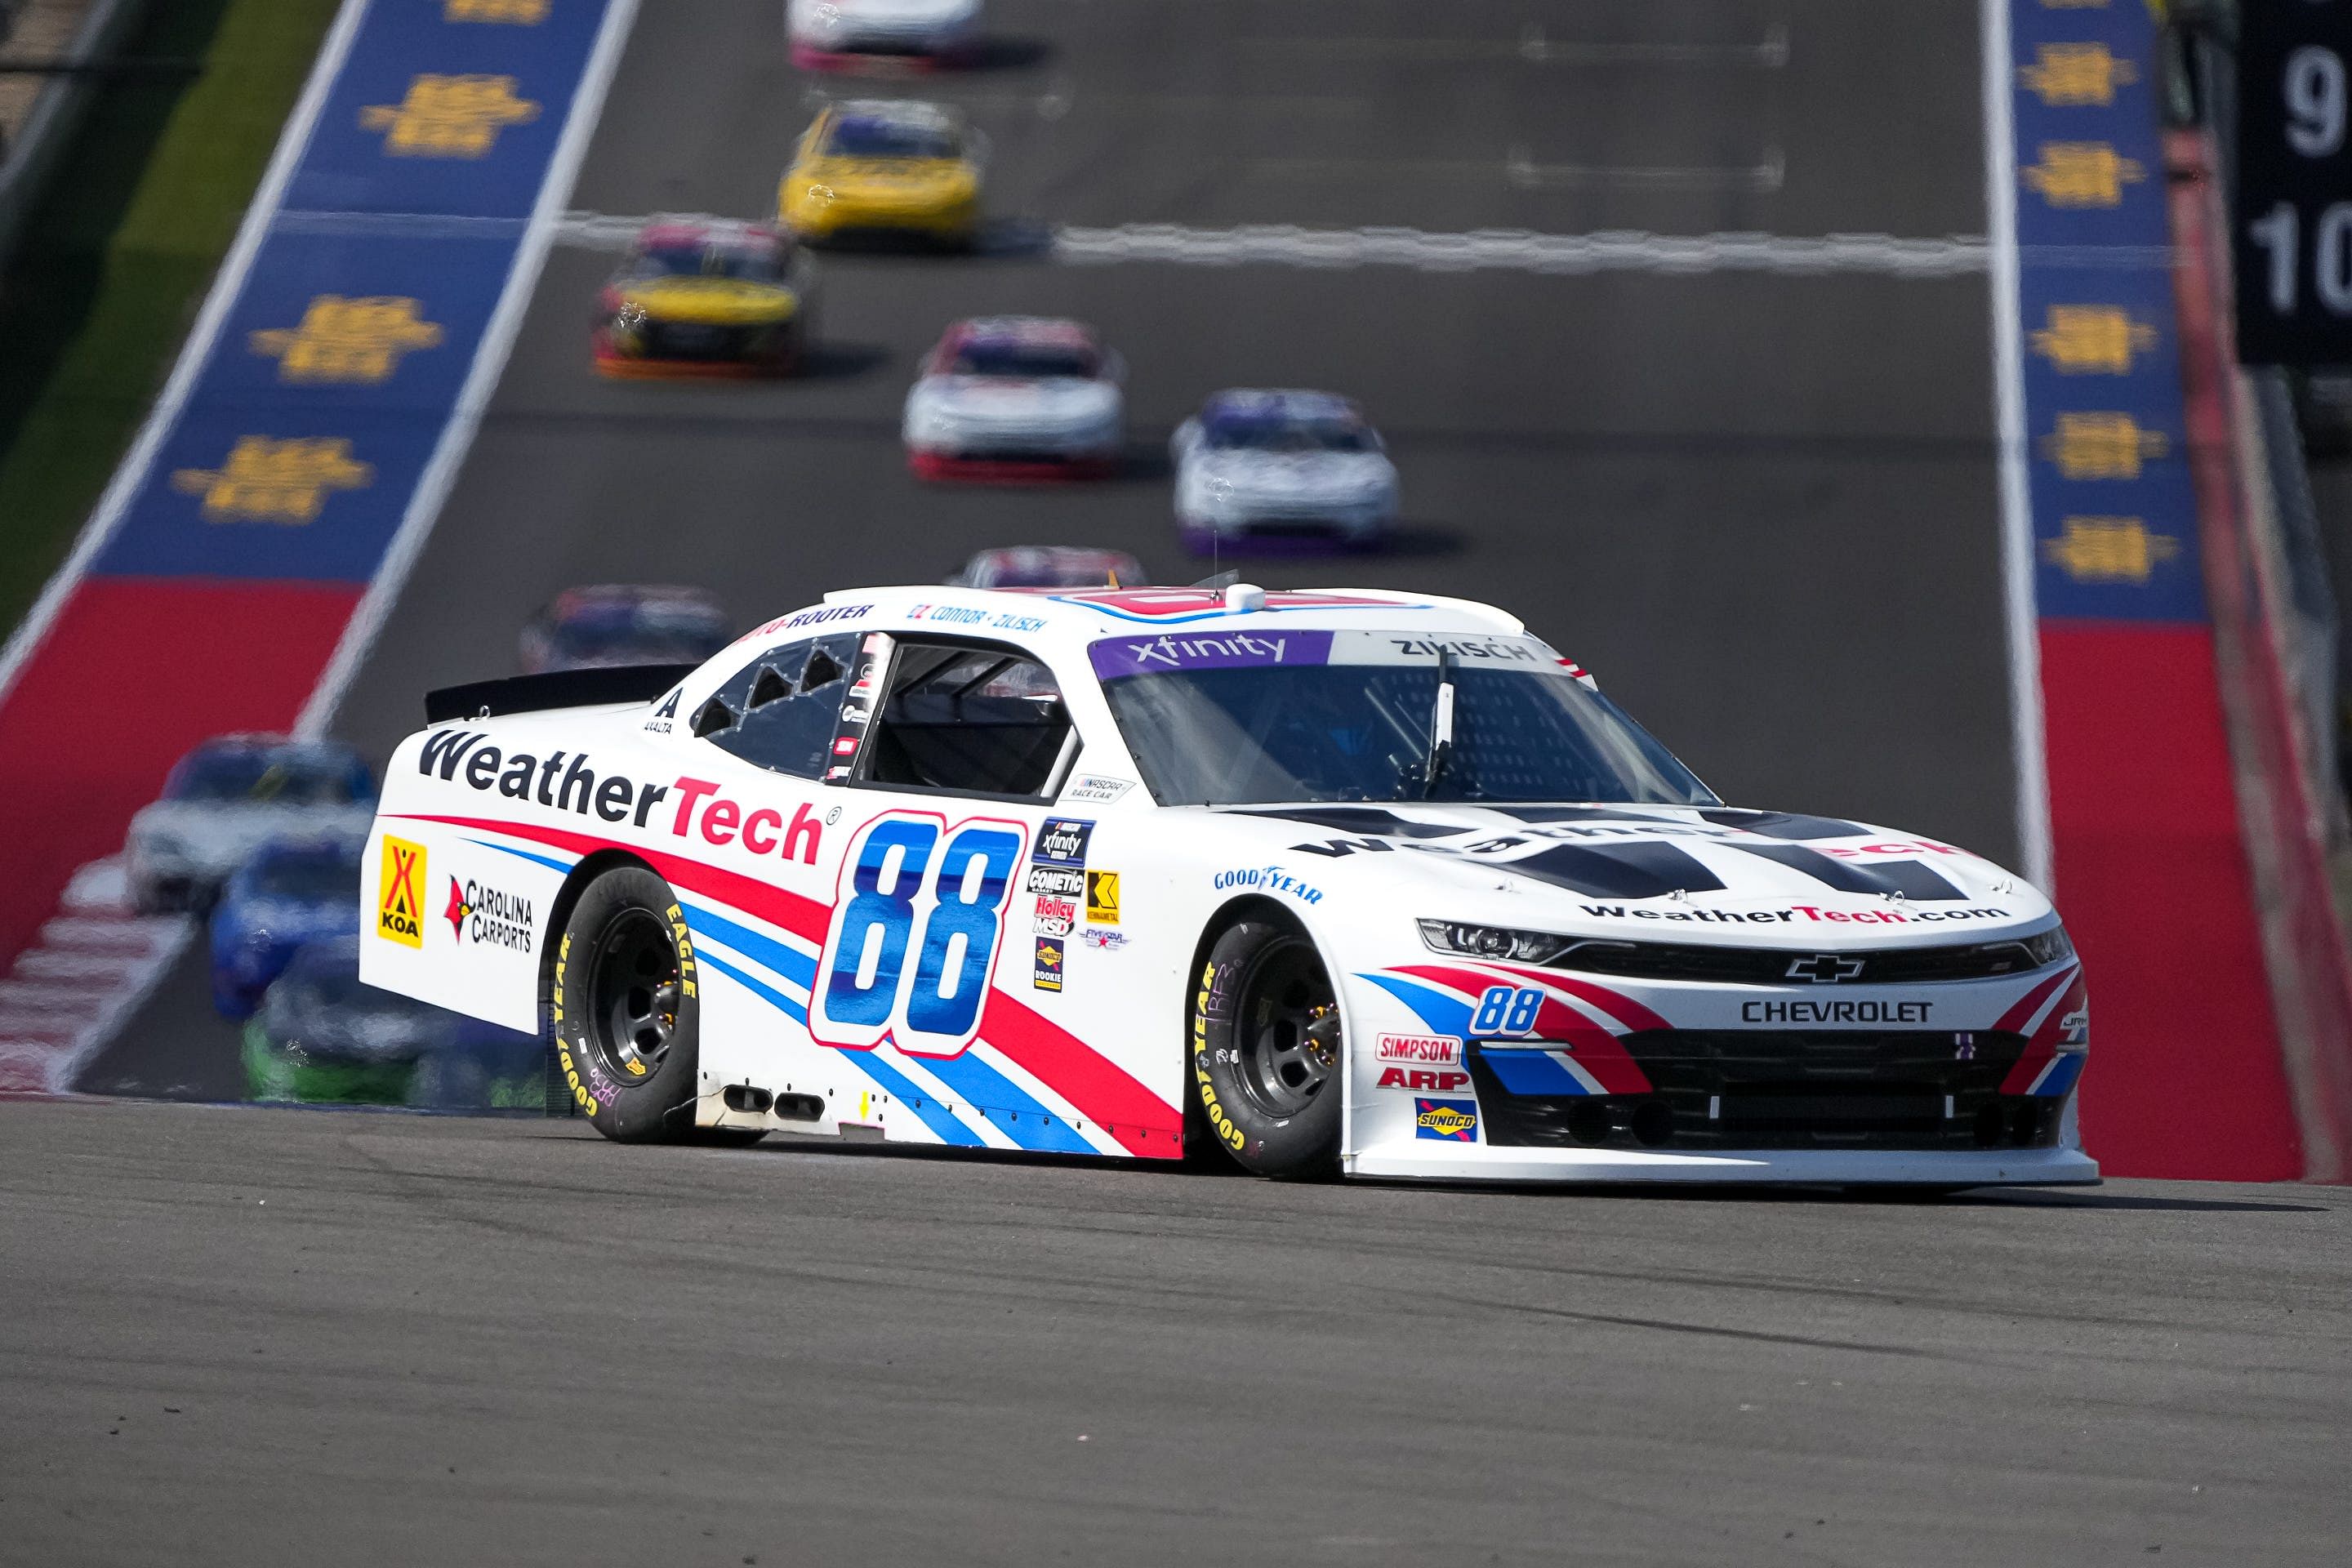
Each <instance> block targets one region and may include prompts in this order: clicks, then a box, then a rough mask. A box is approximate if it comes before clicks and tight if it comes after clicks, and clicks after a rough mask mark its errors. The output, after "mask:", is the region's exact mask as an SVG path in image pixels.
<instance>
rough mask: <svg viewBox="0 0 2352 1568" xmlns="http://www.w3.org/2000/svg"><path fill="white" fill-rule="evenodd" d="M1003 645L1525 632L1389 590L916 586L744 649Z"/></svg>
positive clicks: (1432, 598)
mask: <svg viewBox="0 0 2352 1568" xmlns="http://www.w3.org/2000/svg"><path fill="white" fill-rule="evenodd" d="M804 626H805V627H811V628H822V629H826V630H838V631H850V630H853V629H856V630H867V629H870V630H876V631H894V632H898V633H900V634H901V635H906V636H913V635H916V634H919V633H920V632H923V631H927V630H929V631H937V632H940V633H941V634H948V635H956V636H963V637H987V636H989V635H991V634H992V633H993V634H995V635H996V636H999V637H1002V636H1004V635H1005V634H1007V633H1012V634H1015V635H1016V636H1017V637H1018V639H1019V640H1021V641H1023V642H1026V643H1031V644H1034V645H1036V646H1039V647H1045V646H1047V645H1050V644H1054V643H1064V644H1065V646H1066V645H1067V644H1068V643H1083V642H1086V641H1088V640H1091V639H1093V638H1096V637H1107V636H1110V635H1113V634H1116V633H1126V632H1132V631H1134V630H1135V629H1136V628H1138V627H1139V626H1143V627H1164V628H1168V629H1170V630H1180V629H1188V628H1189V629H1191V630H1193V631H1216V632H1225V631H1233V632H1251V631H1257V630H1261V629H1267V628H1273V627H1294V628H1297V629H1299V630H1311V629H1323V628H1328V629H1334V630H1357V631H1363V630H1377V629H1391V630H1394V629H1412V630H1425V631H1428V632H1431V633H1434V634H1453V633H1486V634H1492V633H1495V632H1505V633H1514V634H1516V633H1519V632H1523V631H1525V630H1526V629H1527V628H1526V626H1524V625H1522V624H1521V622H1520V621H1519V620H1518V618H1517V617H1516V616H1511V615H1508V614H1507V613H1506V612H1504V611H1502V610H1498V609H1496V608H1495V607H1494V606H1493V605H1482V604H1479V603H1477V602H1475V601H1474V600H1469V599H1451V598H1444V597H1441V596H1437V595H1422V594H1404V593H1397V592H1393V591H1391V590H1389V589H1384V588H1308V589H1262V588H1257V587H1255V586H1253V585H1251V584H1234V586H1233V587H1232V588H1226V589H1222V590H1221V589H1216V588H1149V587H1147V588H958V587H942V586H940V585H939V584H912V585H908V586H898V587H887V588H856V589H844V590H841V591H838V592H835V593H832V594H828V595H825V597H824V604H823V605H817V606H812V607H811V608H808V609H805V610H798V611H794V612H793V614H791V615H787V616H778V617H777V618H776V619H774V620H772V621H770V622H768V623H766V624H765V625H763V626H759V627H758V628H756V629H755V630H753V631H752V632H751V633H749V634H748V635H747V637H745V638H744V639H742V640H746V641H749V640H751V639H754V638H761V639H765V640H768V641H770V642H775V641H782V640H785V637H786V634H791V633H797V632H799V631H800V629H801V628H802V627H804ZM1073 651H1075V650H1073Z"/></svg>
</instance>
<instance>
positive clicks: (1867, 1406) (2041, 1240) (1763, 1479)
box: [0, 1102, 2352, 1568]
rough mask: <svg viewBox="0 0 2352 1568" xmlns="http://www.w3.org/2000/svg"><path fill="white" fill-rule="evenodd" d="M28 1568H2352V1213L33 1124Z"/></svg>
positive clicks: (11, 1448)
mask: <svg viewBox="0 0 2352 1568" xmlns="http://www.w3.org/2000/svg"><path fill="white" fill-rule="evenodd" d="M0 1186H5V1190H6V1191H7V1192H8V1193H9V1194H10V1202H9V1203H8V1204H7V1205H5V1207H0V1256H5V1258H7V1259H8V1267H7V1268H5V1269H0V1321H5V1322H7V1324H8V1325H9V1331H8V1332H7V1334H6V1335H5V1336H0V1561H6V1562H9V1563H28V1564H30V1563H41V1564H50V1563H89V1564H111V1563H176V1564H201V1563H225V1564H236V1565H237V1568H255V1565H267V1564H274V1563H289V1564H303V1565H306V1568H307V1565H311V1564H316V1563H321V1562H327V1563H341V1564H350V1565H352V1568H359V1565H362V1564H370V1563H488V1562H496V1563H519V1564H520V1563H552V1564H575V1563H676V1564H698V1563H710V1564H728V1565H732V1564H741V1563H753V1562H754V1561H755V1560H756V1562H757V1563H763V1564H779V1563H853V1562H856V1563H866V1562H891V1563H1039V1562H1073V1563H1113V1562H1116V1563H1139V1564H1143V1563H1184V1564H1190V1563H1202V1562H1210V1563H1437V1562H1444V1563H1562V1562H1576V1563H1742V1564H1747V1563H1758V1564H1780V1563H1787V1564H1819V1563H1853V1564H1883V1563H1904V1564H1941V1563H1967V1564H1981V1563H2067V1564H2080V1565H2093V1564H2108V1563H2136V1564H2137V1563H2149V1562H2161V1563H2181V1562H2188V1563H2229V1564H2239V1563H2263V1564H2294V1563H2313V1564H2331V1565H2332V1564H2340V1563H2342V1562H2343V1560H2344V1558H2343V1551H2344V1542H2346V1540H2347V1538H2352V1489H2347V1488H2346V1487H2345V1485H2344V1481H2343V1456H2344V1454H2345V1451H2346V1447H2347V1438H2352V1245H2348V1243H2352V1234H2347V1226H2352V1194H2347V1193H2346V1192H2344V1191H2342V1190H2340V1189H2319V1188H2303V1187H2284V1186H2282V1187H2264V1188H2249V1187H2220V1186H2202V1185H2198V1186H2192V1185H2188V1184H2156V1183H2129V1184H2116V1185H2114V1186H2110V1187H2108V1188H2105V1189H2104V1190H2100V1191H2095V1192H2074V1193H2063V1194H2061V1193H2041V1194H2036V1193H2011V1194H1999V1195H1988V1196H1983V1197H1979V1198H1973V1199H1958V1200H1948V1201H1946V1202H1943V1203H1940V1204H1936V1205H1916V1204H1906V1203H1886V1202H1862V1201H1853V1200H1840V1199H1834V1198H1823V1197H1803V1196H1789V1195H1782V1196H1775V1197H1756V1196H1748V1197H1740V1198H1729V1197H1723V1196H1719V1195H1718V1196H1697V1195H1688V1194H1685V1195H1669V1194H1654V1193H1653V1194H1610V1195H1583V1196H1571V1195H1567V1194H1558V1193H1542V1192H1525V1191H1474V1190H1432V1189H1412V1188H1403V1187H1366V1186H1336V1185H1333V1186H1301V1185H1290V1184H1271V1183H1264V1182H1258V1181H1254V1180H1250V1179H1246V1178H1239V1177H1236V1178H1233V1179H1225V1178H1220V1177H1216V1176H1209V1175H1192V1174H1186V1173H1182V1172H1181V1171H1172V1170H1170V1169H1167V1168H1165V1167H1160V1166H1150V1167H1147V1166H1142V1165H1129V1166H1093V1165H1085V1164H1079V1163H1047V1162H1043V1161H1034V1160H1033V1161H1019V1160H1013V1161H1005V1160H996V1161H990V1160H981V1159H971V1158H939V1157H924V1156H919V1155H908V1154H898V1153H890V1152H880V1151H867V1150H843V1149H839V1148H836V1147H835V1146H833V1145H830V1144H825V1145H822V1146H802V1147H796V1148H777V1147H772V1146H763V1147H761V1148H759V1149H753V1150H748V1151H740V1152H713V1151H706V1150H690V1149H642V1148H635V1149H623V1148H619V1147H616V1146H614V1145H612V1144H609V1143H606V1142H603V1141H602V1140H600V1139H598V1138H597V1137H596V1136H595V1135H594V1134H593V1133H591V1132H589V1131H586V1130H585V1129H584V1128H577V1127H574V1126H570V1125H565V1124H561V1123H547V1122H538V1121H520V1122H498V1121H449V1120H437V1119H427V1118H420V1117H411V1116H405V1115H398V1114H371V1113H366V1112H297V1111H280V1110H247V1109H224V1108H211V1107H199V1106H175V1105H147V1106H141V1105H128V1104H119V1103H116V1104H108V1103H89V1102H84V1103H55V1102H53V1103H16V1104H5V1105H0Z"/></svg>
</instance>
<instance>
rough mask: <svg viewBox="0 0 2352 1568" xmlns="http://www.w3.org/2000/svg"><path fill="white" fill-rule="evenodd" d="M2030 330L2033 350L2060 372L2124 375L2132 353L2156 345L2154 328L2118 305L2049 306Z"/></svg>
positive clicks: (2143, 351)
mask: <svg viewBox="0 0 2352 1568" xmlns="http://www.w3.org/2000/svg"><path fill="white" fill-rule="evenodd" d="M2048 321H2049V325H2047V326H2043V327H2036V328H2035V329H2034V330H2033V352H2034V353H2038V354H2040V355H2042V357H2043V358H2045V359H2047V360H2048V361H2049V362H2050V363H2052V364H2053V366H2055V367H2056V368H2057V370H2058V373H2059V374H2061V375H2082V374H2092V375H2128V374H2131V367H2132V355H2134V354H2136V353H2147V351H2148V350H2150V349H2152V348H2154V347H2155V346H2156V329H2155V328H2154V327H2151V326H2149V325H2148V324H2147V322H2145V321H2133V320H2132V319H2131V314H2130V312H2129V311H2127V310H2125V309H2124V308H2123V307H2122V306H2120V305H2053V306H2051V307H2050V314H2049V317H2048Z"/></svg>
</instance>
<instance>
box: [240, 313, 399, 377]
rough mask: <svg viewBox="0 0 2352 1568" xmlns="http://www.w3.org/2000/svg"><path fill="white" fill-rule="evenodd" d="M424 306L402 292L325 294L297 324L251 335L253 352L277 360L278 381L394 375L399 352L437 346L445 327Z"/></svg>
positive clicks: (397, 367)
mask: <svg viewBox="0 0 2352 1568" xmlns="http://www.w3.org/2000/svg"><path fill="white" fill-rule="evenodd" d="M423 310H424V306H423V304H422V303H421V302H419V301H417V300H411V299H408V298H406V297H405V296H403V295H398V294H379V295H368V296H363V297H361V298H358V299H345V298H344V297H343V296H342V295H341V294H321V295H320V296H318V297H317V298H316V299H314V300H311V301H310V307H309V309H307V310H304V311H303V312H302V321H301V324H300V325H299V326H296V327H270V328H268V329H265V330H264V331H258V332H256V333H254V334H253V335H252V338H251V340H250V341H251V342H252V345H253V352H254V353H257V354H260V355H262V356H264V357H265V358H269V359H274V360H276V361H277V362H278V380H280V381H293V382H302V383H306V384H320V383H329V382H349V383H356V384H360V385H366V386H373V385H376V384H381V383H383V382H386V381H390V380H391V379H392V374H393V372H394V371H396V370H398V369H399V368H400V356H401V355H403V354H404V353H410V352H412V351H414V350H416V349H429V348H435V347H437V346H439V344H440V342H441V338H442V331H441V328H440V326H439V325H438V324H437V323H436V322H433V321H425V319H424V318H423V315H422V312H423Z"/></svg>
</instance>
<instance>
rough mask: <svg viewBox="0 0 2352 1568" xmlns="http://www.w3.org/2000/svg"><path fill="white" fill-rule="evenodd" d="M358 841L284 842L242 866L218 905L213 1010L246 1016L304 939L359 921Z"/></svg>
mask: <svg viewBox="0 0 2352 1568" xmlns="http://www.w3.org/2000/svg"><path fill="white" fill-rule="evenodd" d="M366 847H367V840H366V838H365V837H333V838H294V839H279V840H277V841H275V842H272V843H269V844H265V845H264V846H262V847H261V848H260V849H258V850H257V851H256V852H255V853H254V854H253V856H252V857H251V858H249V859H247V861H246V862H245V864H244V865H242V866H240V867H238V868H236V871H235V872H234V873H233V874H232V875H231V876H230V877H229V879H228V881H227V883H226V885H225V886H224V887H223V888H222V889H221V896H220V901H219V902H218V903H217V904H215V905H214V906H213V920H212V949H213V965H212V967H213V1006H214V1007H215V1009H216V1010H217V1011H218V1012H219V1014H220V1016H222V1017H224V1018H244V1017H247V1016H251V1014H252V1012H253V1010H254V1009H255V1008H256V1007H257V1006H259V1005H261V994H262V993H263V992H264V991H266V990H268V988H269V983H270V982H271V981H273V980H275V979H277V978H278V973H279V971H281V970H283V969H284V968H285V967H286V962H287V960H289V959H290V958H292V957H293V956H294V952H295V950H296V949H297V948H299V947H301V946H302V945H303V944H305V943H306V942H323V941H325V940H326V939H328V938H330V937H338V936H348V935H352V934H354V933H356V932H357V931H358V930H359V924H360V882H361V873H360V857H361V853H362V850H364V849H365V848H366Z"/></svg>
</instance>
